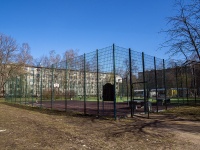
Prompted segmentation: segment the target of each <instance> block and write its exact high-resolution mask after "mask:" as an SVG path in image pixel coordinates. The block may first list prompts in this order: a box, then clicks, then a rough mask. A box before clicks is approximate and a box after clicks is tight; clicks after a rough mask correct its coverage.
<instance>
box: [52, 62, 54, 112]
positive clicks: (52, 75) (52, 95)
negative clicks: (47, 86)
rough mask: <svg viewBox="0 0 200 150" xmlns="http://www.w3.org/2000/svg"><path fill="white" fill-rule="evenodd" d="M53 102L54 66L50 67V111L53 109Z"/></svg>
mask: <svg viewBox="0 0 200 150" xmlns="http://www.w3.org/2000/svg"><path fill="white" fill-rule="evenodd" d="M53 101H54V65H53V64H52V65H51V109H53Z"/></svg>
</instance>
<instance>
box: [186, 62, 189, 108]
mask: <svg viewBox="0 0 200 150" xmlns="http://www.w3.org/2000/svg"><path fill="white" fill-rule="evenodd" d="M185 82H186V91H187V92H186V94H187V95H186V97H187V105H188V104H189V98H188V96H189V92H188V76H187V66H186V65H185Z"/></svg>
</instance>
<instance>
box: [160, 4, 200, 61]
mask: <svg viewBox="0 0 200 150" xmlns="http://www.w3.org/2000/svg"><path fill="white" fill-rule="evenodd" d="M183 2H184V1H181V0H179V1H178V2H177V3H176V5H175V6H176V8H177V15H175V16H173V17H169V18H168V20H169V22H168V23H169V25H171V27H170V28H169V29H167V30H165V31H163V32H165V33H167V35H168V36H169V37H168V40H167V41H166V42H165V43H163V44H162V47H169V48H170V49H169V50H168V51H167V53H171V55H172V56H174V55H179V54H181V55H183V56H184V58H185V59H186V60H190V59H194V58H196V59H198V60H200V54H199V49H200V0H192V1H191V3H190V4H184V3H183Z"/></svg>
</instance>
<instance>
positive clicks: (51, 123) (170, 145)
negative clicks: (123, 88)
mask: <svg viewBox="0 0 200 150" xmlns="http://www.w3.org/2000/svg"><path fill="white" fill-rule="evenodd" d="M199 141H200V122H199V121H195V120H193V121H191V119H185V118H183V117H176V116H174V115H158V114H154V115H151V118H150V119H146V118H144V117H142V116H137V117H134V118H128V119H119V120H117V121H114V120H112V119H105V118H104V119H97V118H94V117H84V116H81V115H64V114H63V113H55V112H45V111H38V110H37V111H35V110H34V111H33V110H27V109H22V108H17V107H13V106H9V105H6V104H3V103H0V149H59V150H60V149H61V150H62V149H63V150H65V149H97V150H98V149H104V150H106V149H109V150H110V149H115V150H116V149H119V150H120V149H123V150H124V149H127V150H129V149H163V150H165V149H192V150H198V149H199V148H200V142H199Z"/></svg>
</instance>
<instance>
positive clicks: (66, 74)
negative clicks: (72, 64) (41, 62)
mask: <svg viewBox="0 0 200 150" xmlns="http://www.w3.org/2000/svg"><path fill="white" fill-rule="evenodd" d="M65 80H66V81H65V111H67V84H68V66H67V59H66V71H65ZM69 92H70V91H69Z"/></svg>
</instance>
